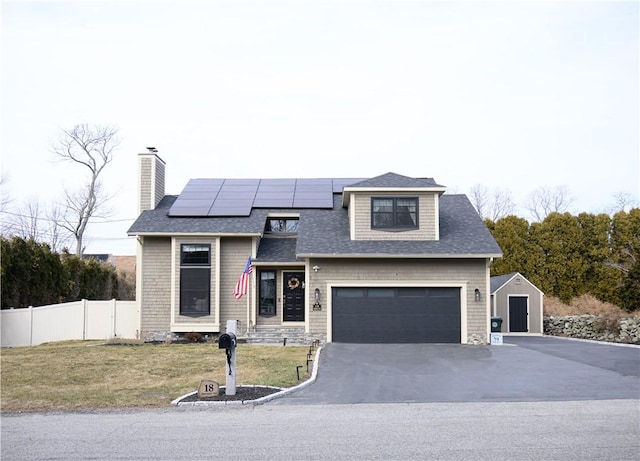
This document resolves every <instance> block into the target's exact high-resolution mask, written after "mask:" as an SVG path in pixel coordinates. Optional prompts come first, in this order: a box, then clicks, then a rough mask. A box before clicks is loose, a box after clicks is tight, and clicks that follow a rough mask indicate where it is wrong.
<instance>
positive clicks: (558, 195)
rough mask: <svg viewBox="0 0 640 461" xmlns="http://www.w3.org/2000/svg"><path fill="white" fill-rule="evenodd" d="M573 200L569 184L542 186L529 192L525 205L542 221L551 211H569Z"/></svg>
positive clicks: (537, 219) (535, 217)
mask: <svg viewBox="0 0 640 461" xmlns="http://www.w3.org/2000/svg"><path fill="white" fill-rule="evenodd" d="M572 201H573V200H572V199H571V195H570V193H569V188H568V187H567V186H556V187H553V188H552V187H540V188H538V189H536V190H534V191H533V192H532V193H531V194H529V198H528V200H527V203H526V205H525V207H526V208H527V210H529V212H530V213H531V216H532V217H533V218H534V219H535V220H536V221H538V222H542V221H544V218H546V217H547V216H548V215H549V214H550V213H554V212H557V213H564V212H565V211H567V209H568V208H569V206H570V205H571V202H572Z"/></svg>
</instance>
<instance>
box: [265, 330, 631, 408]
mask: <svg viewBox="0 0 640 461" xmlns="http://www.w3.org/2000/svg"><path fill="white" fill-rule="evenodd" d="M604 399H640V347H637V346H636V347H629V346H627V347H625V346H617V345H609V344H603V343H592V342H584V341H575V340H569V339H563V338H552V337H505V338H504V345H501V346H471V345H460V344H341V343H331V344H328V345H326V346H325V347H324V348H323V349H322V352H321V354H320V363H319V367H318V376H317V379H316V381H315V382H314V383H312V384H311V385H309V386H307V387H305V388H303V389H300V390H298V391H296V392H293V393H291V394H289V395H287V396H284V397H283V398H280V399H277V400H274V401H272V402H271V403H270V405H292V404H305V405H308V404H353V403H401V402H423V403H429V402H508V401H570V400H604Z"/></svg>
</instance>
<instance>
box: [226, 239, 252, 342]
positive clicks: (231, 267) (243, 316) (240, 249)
mask: <svg viewBox="0 0 640 461" xmlns="http://www.w3.org/2000/svg"><path fill="white" fill-rule="evenodd" d="M251 252H252V239H251V238H233V237H228V238H227V237H225V238H222V239H221V240H220V325H221V328H222V329H224V328H225V326H226V324H227V320H240V325H239V326H238V332H243V333H244V332H245V331H246V329H247V325H248V321H249V319H248V315H247V314H248V311H247V303H252V304H250V307H252V306H253V305H254V304H253V303H255V296H254V291H255V283H256V282H255V280H256V278H255V273H256V271H255V270H254V271H253V273H252V274H251V278H250V280H249V289H248V293H247V294H246V295H245V296H243V297H242V298H240V299H236V298H235V296H234V295H233V289H234V287H235V286H236V283H237V282H238V278H239V277H240V275H241V274H242V271H243V270H244V266H245V264H246V263H247V258H248V257H249V256H252V254H251ZM254 269H255V268H254Z"/></svg>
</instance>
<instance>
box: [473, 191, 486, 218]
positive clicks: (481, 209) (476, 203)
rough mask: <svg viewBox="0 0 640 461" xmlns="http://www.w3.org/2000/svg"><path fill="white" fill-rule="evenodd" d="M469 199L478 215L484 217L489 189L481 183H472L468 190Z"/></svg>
mask: <svg viewBox="0 0 640 461" xmlns="http://www.w3.org/2000/svg"><path fill="white" fill-rule="evenodd" d="M469 199H470V200H471V204H472V205H473V207H474V208H475V209H476V211H477V212H478V214H479V215H480V217H481V218H482V219H485V218H486V217H487V208H488V207H489V189H488V188H487V187H486V186H483V185H482V184H474V185H473V186H472V187H471V190H470V191H469Z"/></svg>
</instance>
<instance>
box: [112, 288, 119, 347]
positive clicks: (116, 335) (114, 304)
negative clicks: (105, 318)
mask: <svg viewBox="0 0 640 461" xmlns="http://www.w3.org/2000/svg"><path fill="white" fill-rule="evenodd" d="M117 312H118V305H117V304H116V298H113V299H112V300H111V313H112V319H113V323H112V325H113V336H112V338H117V337H118V333H117V331H118V324H117V321H116V320H117V319H116V315H117Z"/></svg>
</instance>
